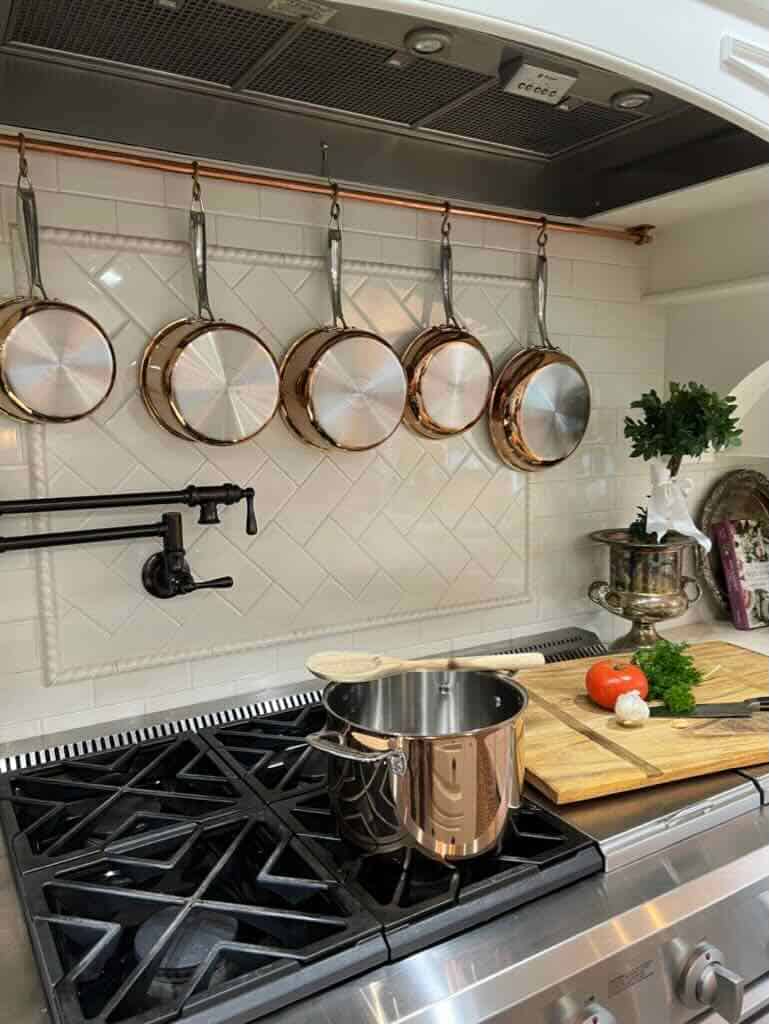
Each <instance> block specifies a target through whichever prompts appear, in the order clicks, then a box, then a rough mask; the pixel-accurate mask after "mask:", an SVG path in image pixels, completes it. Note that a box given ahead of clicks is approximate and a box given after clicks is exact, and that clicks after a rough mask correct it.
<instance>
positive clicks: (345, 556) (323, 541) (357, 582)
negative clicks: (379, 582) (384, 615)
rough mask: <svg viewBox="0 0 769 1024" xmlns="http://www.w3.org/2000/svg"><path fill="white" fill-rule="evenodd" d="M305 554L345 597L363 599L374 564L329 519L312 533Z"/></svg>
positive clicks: (375, 566) (373, 572)
mask: <svg viewBox="0 0 769 1024" xmlns="http://www.w3.org/2000/svg"><path fill="white" fill-rule="evenodd" d="M307 551H308V552H309V553H310V554H311V555H312V556H313V558H314V559H315V560H316V561H317V562H318V563H319V564H320V565H322V566H323V567H324V568H325V569H326V571H327V572H329V573H330V574H331V575H332V576H333V577H334V578H335V579H336V580H337V582H339V583H340V584H341V585H342V586H343V587H344V588H345V590H346V591H347V592H348V593H349V594H352V595H353V596H354V597H359V596H361V598H363V597H365V590H364V588H365V587H366V586H367V584H368V583H370V581H371V580H372V578H373V577H374V575H375V573H376V572H377V565H376V563H375V562H374V561H373V560H372V559H371V558H369V556H368V555H367V554H366V553H365V551H364V550H363V548H361V547H360V546H359V545H358V544H356V543H355V541H354V540H353V539H352V538H351V537H349V536H348V535H347V534H346V533H345V532H344V531H343V530H342V528H341V527H340V526H339V524H338V523H336V522H334V520H333V519H327V520H326V521H325V522H324V523H323V524H322V525H321V527H320V528H319V529H318V530H317V531H316V533H315V534H314V536H313V537H312V538H311V539H310V541H309V543H308V544H307ZM361 591H364V594H363V595H361ZM372 614H373V613H372Z"/></svg>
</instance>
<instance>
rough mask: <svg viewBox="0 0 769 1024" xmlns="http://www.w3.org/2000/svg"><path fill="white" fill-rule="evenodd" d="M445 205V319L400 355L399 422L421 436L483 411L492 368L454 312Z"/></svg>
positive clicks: (460, 425)
mask: <svg viewBox="0 0 769 1024" xmlns="http://www.w3.org/2000/svg"><path fill="white" fill-rule="evenodd" d="M450 231H451V227H450V224H449V204H448V203H446V208H445V213H444V215H443V223H442V225H441V236H442V237H441V292H442V295H443V309H444V313H445V316H446V322H445V323H444V324H442V325H440V326H437V327H429V328H428V329H427V330H425V331H422V333H421V334H418V335H417V337H416V338H414V340H413V341H412V342H411V344H410V345H409V347H408V348H407V349H406V351H405V353H404V355H403V365H404V368H405V370H406V376H407V377H408V402H407V403H406V413H405V416H404V421H405V422H406V423H407V424H408V425H409V426H410V427H411V428H412V430H415V431H416V432H417V433H418V434H422V435H423V436H424V437H431V438H435V439H439V438H442V437H449V436H451V435H452V434H461V433H462V432H463V431H465V430H468V429H469V428H470V427H472V426H474V425H475V424H476V423H477V422H478V420H479V419H480V418H481V416H483V413H484V411H485V410H486V406H487V404H488V401H489V395H490V393H491V385H492V380H493V369H492V366H491V360H490V359H489V356H488V354H487V352H486V349H485V348H484V347H483V345H482V344H481V343H480V341H478V339H477V338H475V337H474V336H473V335H472V334H470V333H468V331H466V330H465V329H464V327H463V326H462V324H461V323H460V321H459V320H458V318H457V316H456V313H455V312H454V302H453V275H452V255H451V243H450Z"/></svg>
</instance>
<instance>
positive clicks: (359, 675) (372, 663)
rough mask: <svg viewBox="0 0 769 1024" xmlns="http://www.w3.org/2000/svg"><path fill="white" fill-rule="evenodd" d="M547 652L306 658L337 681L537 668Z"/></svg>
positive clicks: (320, 674)
mask: <svg viewBox="0 0 769 1024" xmlns="http://www.w3.org/2000/svg"><path fill="white" fill-rule="evenodd" d="M544 664H545V659H544V656H543V655H541V654H538V653H534V652H531V653H530V654H489V655H486V656H485V657H477V658H421V659H420V660H419V661H405V660H402V659H401V658H391V657H388V655H386V654H364V653H363V652H358V651H355V652H351V651H324V652H323V653H321V654H313V655H312V656H311V657H310V658H308V659H307V662H306V666H307V669H308V670H309V671H310V672H312V674H313V675H314V676H317V677H318V679H325V680H327V681H329V682H334V683H366V682H369V680H372V679H381V677H382V676H393V675H398V673H400V672H424V671H433V672H434V671H439V672H447V671H448V672H450V671H453V670H455V669H462V670H466V669H470V670H473V671H479V672H515V671H516V670H517V669H519V668H536V667H538V666H539V665H544Z"/></svg>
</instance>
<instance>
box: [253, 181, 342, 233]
mask: <svg viewBox="0 0 769 1024" xmlns="http://www.w3.org/2000/svg"><path fill="white" fill-rule="evenodd" d="M329 210H330V203H329V200H328V199H327V198H326V196H313V195H304V194H302V193H301V192H284V191H283V190H282V189H279V188H263V189H261V216H262V218H263V219H264V220H277V221H279V222H280V223H281V224H311V225H314V226H315V227H322V228H325V227H326V226H327V225H328V216H329Z"/></svg>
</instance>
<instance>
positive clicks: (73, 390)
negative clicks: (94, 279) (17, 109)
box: [0, 139, 115, 423]
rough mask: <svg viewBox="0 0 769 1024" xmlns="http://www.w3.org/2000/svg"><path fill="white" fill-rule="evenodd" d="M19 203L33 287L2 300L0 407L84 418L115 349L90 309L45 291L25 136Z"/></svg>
mask: <svg viewBox="0 0 769 1024" xmlns="http://www.w3.org/2000/svg"><path fill="white" fill-rule="evenodd" d="M16 208H17V211H18V215H17V224H18V229H19V238H20V240H21V248H22V252H23V255H24V263H25V268H26V272H27V280H28V284H29V287H28V295H26V296H23V297H20V298H19V297H17V298H13V299H6V300H5V301H0V410H1V411H2V412H4V413H6V414H7V415H8V416H12V417H13V418H14V419H17V420H22V421H24V422H26V423H68V422H71V421H72V420H79V419H83V417H85V416H88V415H89V414H90V413H92V412H93V411H94V410H95V409H98V407H99V406H100V405H101V404H102V402H104V400H105V399H106V398H107V396H108V395H109V393H110V391H111V390H112V385H113V384H114V382H115V353H114V352H113V350H112V345H111V344H110V340H109V338H108V337H107V335H106V333H105V331H104V330H103V328H102V327H101V326H100V325H99V324H98V323H97V322H96V320H94V318H93V317H92V316H89V315H88V313H85V312H83V310H82V309H78V308H77V306H71V305H69V304H68V303H65V302H58V301H56V300H51V299H49V298H48V296H47V294H46V291H45V288H44V286H43V281H42V276H41V271H40V237H39V230H38V221H37V204H36V202H35V193H34V190H33V188H32V182H31V181H30V179H29V174H28V169H27V161H26V157H25V155H24V143H23V139H21V140H20V145H19V177H18V181H17V185H16ZM36 289H37V291H38V292H39V293H40V295H41V296H42V298H38V297H37V296H36V294H35V290H36Z"/></svg>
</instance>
